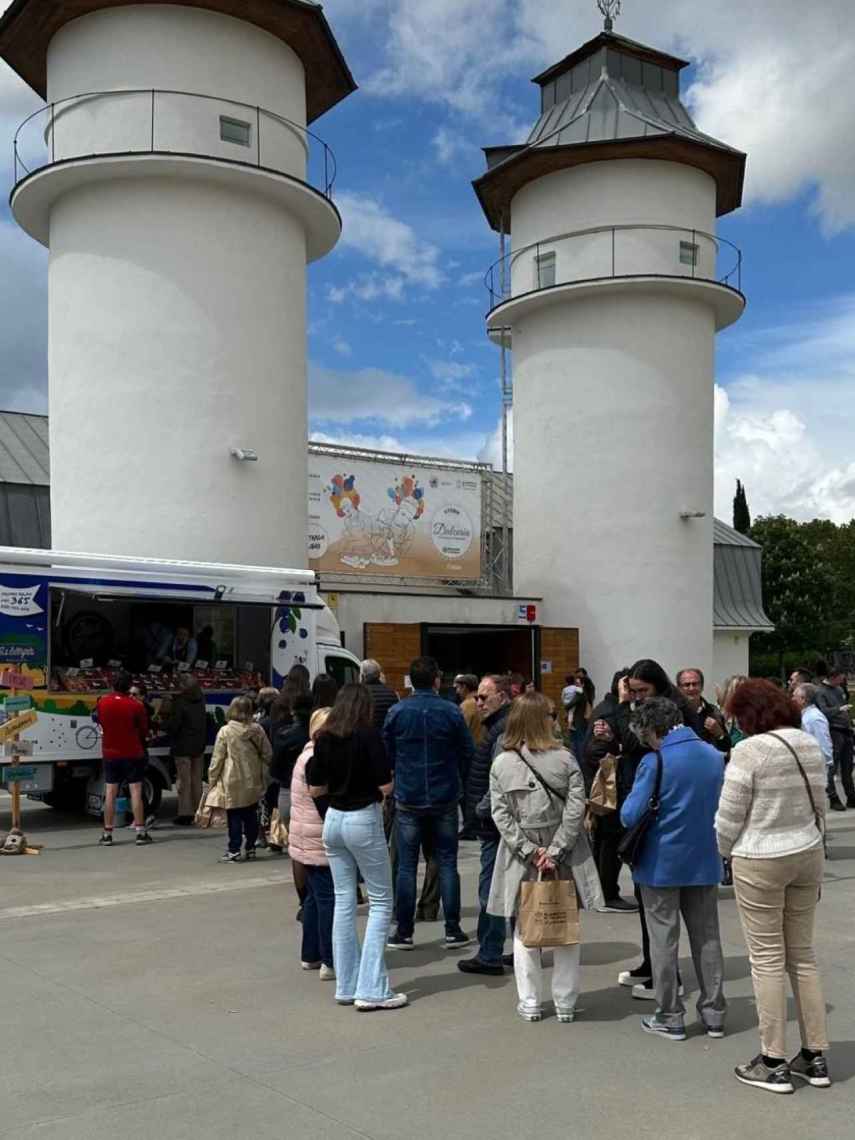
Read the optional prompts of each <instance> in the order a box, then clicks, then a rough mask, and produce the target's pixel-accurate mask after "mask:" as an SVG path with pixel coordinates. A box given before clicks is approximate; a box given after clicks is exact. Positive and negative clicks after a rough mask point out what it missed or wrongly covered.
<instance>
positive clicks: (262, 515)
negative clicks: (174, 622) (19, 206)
mask: <svg viewBox="0 0 855 1140" xmlns="http://www.w3.org/2000/svg"><path fill="white" fill-rule="evenodd" d="M48 85H49V94H48V98H49V100H51V101H56V100H63V99H65V98H67V97H69V96H75V95H79V94H85V93H89V92H96V93H97V92H107V91H112V90H114V89H124V90H127V89H131V88H147V89H148V88H160V89H169V90H172V91H175V92H179V93H180V92H195V93H200V94H210V95H213V96H217V97H218V98H217V101H215V102H211V103H209V102H208V101H206V100H200V99H185V98H183V97H181V95H172V96H157V100H156V104H155V112H156V124H155V125H156V130H157V137H156V139H155V149H160V148H162V149H165V150H180V151H185V152H188V153H191V154H200V155H205V156H211V157H214V158H222V157H226V158H237V159H238V160H241V161H246V160H247V158H250V160H251V159H252V157H253V153H252V148H250V152H247V150H246V148H241V147H238V146H235V145H234V144H228V143H223V142H222V141H221V140H220V122H219V117H220V115H221V114H226V115H230V116H232V117H234V118H238V119H240V118H242V117H243V113H242V112H241V111H240V110H239V109H235V108H234V107H230V105H229V104H228V103H225V102H221V100H226V99H234V100H239V101H241V102H243V103H247V104H251V105H252V106H256V105H258V106H261V107H263V108H267V109H269V110H271V111H274V112H276V113H278V114H281V115H283V116H285V117H287V118H288V119H291V120H294V121H295V122H297V123H300V124H303V123H305V116H306V97H305V74H304V70H303V66H302V63H301V62H300V60H299V58H298V57H297V56H296V54H295V53H294V52H293V51H292V50H291V48H289V47H288V46H287V45H286V44H283V43H281V42H280V41H279V40H278V39H276V38H275V37H273V36H271V35H269V34H268V33H266V32H264V31H262V30H261V29H259V28H257V27H255V26H254V25H250V24H245V23H243V22H242V21H240V20H236V19H232V18H231V17H227V16H223V15H221V14H218V13H212V12H208V11H205V10H204V9H201V8H189V7H188V8H184V7H181V6H178V5H171V4H169V5H139V6H121V7H116V8H112V9H106V10H102V11H99V12H96V13H93V14H90V15H87V16H85V17H81V18H79V19H76V20H74V21H72V22H70V23H69V24H67V25H65V27H64V28H62V30H61V31H60V32H59V33H57V35H56V36H55V37H54V39H53V41H52V43H51V46H50V50H49V57H48ZM261 126H262V131H265V130H266V135H263V137H262V140H261V145H262V148H263V149H262V151H261V158H262V161H263V163H264V164H266V165H271V166H273V167H274V168H277V169H280V170H284V171H286V172H288V173H291V174H295V175H297V176H302V175H303V173H304V171H305V145H304V140H303V138H302V136H301V135H300V134H299V132H295V131H294V130H293V129H292V128H290V127H288V126H286V125H282V124H279V125H274V126H271V124H270V123H269V122H266V121H263V122H262V125H261ZM252 129H253V145H255V144H257V142H258V136H257V129H258V123H257V122H253V123H252ZM150 131H151V103H150V100H149V99H147V97H145V96H137V95H132V94H129V95H127V96H119V97H117V96H112V95H106V94H105V95H96V96H95V97H94V98H91V99H90V98H87V99H85V100H84V101H82V102H80V103H78V102H74V103H73V104H72V105H71V107H70V109H69V108H68V107H66V108H65V109H62V110H60V112H58V118H57V122H56V134H55V138H54V139H50V138H49V139H48V142H49V147H50V146H55V147H56V152H57V153H56V157H57V159H59V158H60V157H63V158H65V157H69V156H74V155H76V154H77V155H81V156H86V155H90V154H93V153H94V154H98V153H102V152H108V151H125V150H126V151H137V150H145V149H149V147H150V141H151V139H150ZM159 161H165V165H162V166H158V162H159ZM119 169H120V168H119V167H113V168H111V167H110V166H105V167H104V168H103V175H102V176H101V177H100V180H99V171H98V169H97V168H96V167H95V166H94V164H93V165H90V166H87V168H86V169H85V171H84V170H83V169H82V168H81V173H80V176H79V179H78V182H77V184H76V185H75V186H74V188H73V189H70V190H67V191H66V192H64V193H63V194H62V195H61V196H60V197H59V200H58V201H57V202H56V204H55V205H54V206H53V210H52V214H51V220H50V247H51V250H50V270H49V306H50V336H49V363H50V401H51V433H50V434H51V460H52V488H51V495H52V515H53V535H54V546H55V547H57V548H59V549H68V550H78V551H91V552H95V553H98V552H104V553H115V554H128V555H147V556H153V557H163V558H179V559H190V560H199V561H213V562H238V563H254V564H266V565H288V566H294V567H303V566H305V565H306V545H305V525H306V501H305V488H306V366H305V336H306V324H305V266H306V259H307V242H306V232H305V230H304V228H303V225H302V224H301V223H300V222H299V221H298V219H297V216H296V215H295V214H294V213H292V212H291V211H290V208H288V207H286V206H283V205H282V202H280V204H279V205H277V204H276V203H275V202H274V200H273V197H272V192H271V186H270V185H269V184H268V185H265V183H264V180H263V179H260V178H259V177H258V176H257V174H256V172H247V174H246V176H245V177H244V178H241V177H240V175H236V176H234V177H233V178H232V180H231V182H229V181H225V180H223V179H222V177H220V176H219V174H218V171H221V170H222V168H221V167H220V168H218V167H216V166H214V165H213V164H212V166H210V167H206V166H205V165H204V164H200V163H198V162H195V163H191V164H188V165H187V166H186V167H184V168H182V167H180V165H179V164H176V163H175V162H174V161H173V160H158V159H157V158H153V159H142V160H137V164H136V165H134V166H131V165H130V164H126V166H125V167H124V169H122V170H121V171H120V176H117V174H116V173H115V171H117V170H119ZM69 170H71V171H72V176H74V177H76V175H74V171H73V168H70V167H68V166H66V167H58V168H57V173H55V174H53V175H51V174H50V173H48V174H47V177H53V178H56V179H63V178H66V177H67V176H68V171H69ZM167 170H168V173H166V174H165V173H164V171H167ZM182 170H185V171H186V173H185V174H183V175H182V173H181V172H182ZM62 172H65V173H62ZM42 177H45V176H42ZM87 179H88V184H83V183H84V181H85V180H87ZM58 184H59V183H58ZM63 185H64V184H63ZM265 195H268V196H265ZM292 197H293V195H292ZM283 201H284V199H283ZM295 201H296V199H295ZM296 208H297V207H296V206H295V209H296ZM322 212H323V211H322ZM330 215H331V216H332V214H331V211H330ZM327 248H328V246H327ZM232 447H245V448H252V449H254V450H256V451H257V452H258V454H259V462H258V463H240V462H238V461H236V460H234V459H232V458H231V457H230V455H229V451H230V448H232Z"/></svg>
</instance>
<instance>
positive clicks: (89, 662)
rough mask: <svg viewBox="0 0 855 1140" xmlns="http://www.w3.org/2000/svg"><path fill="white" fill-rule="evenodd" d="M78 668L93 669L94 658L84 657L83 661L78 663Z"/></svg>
mask: <svg viewBox="0 0 855 1140" xmlns="http://www.w3.org/2000/svg"><path fill="white" fill-rule="evenodd" d="M80 668H81V669H94V668H95V658H94V657H84V658H83V660H82V661H81V662H80Z"/></svg>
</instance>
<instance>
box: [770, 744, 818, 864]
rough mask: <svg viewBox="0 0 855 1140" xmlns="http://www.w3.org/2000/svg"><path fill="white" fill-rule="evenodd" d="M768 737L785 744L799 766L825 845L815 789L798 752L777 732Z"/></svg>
mask: <svg viewBox="0 0 855 1140" xmlns="http://www.w3.org/2000/svg"><path fill="white" fill-rule="evenodd" d="M766 735H767V736H774V737H775V739H776V740H778V741H780V742H781V744H783V746H784V747H785V748H786V749H787V751H788V752H789V753H790V755H791V756H792V758H793V759H794V760H795V762H796V765H797V766H798V769H799V772H800V774H801V777H802V779H803V780H804V782H805V791H806V792H807V794H808V799H809V800H810V806H811V810H812V811H813V820H814V823H815V824H816V829H817V831H818V832H819V834H820V835H821V836H822V839H823V843H824V842H825V829H824V828H823V825H822V816H821V815H820V814H819V812H818V811H817V809H816V800H815V799H814V798H813V789H812V788H811V786H810V780H809V779H808V776H807V772H806V771H805V770H804V768H803V767H802V762H801V760H799V754H798V752H796V750H795V748H793V746H792V744H790V742H789V741H788V740H785V739H784V738H783V736H780V735H779V734H778V733H777V732H768V733H767V734H766Z"/></svg>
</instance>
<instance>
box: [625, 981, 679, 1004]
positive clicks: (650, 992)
mask: <svg viewBox="0 0 855 1140" xmlns="http://www.w3.org/2000/svg"><path fill="white" fill-rule="evenodd" d="M677 993H678V995H679V996H680V997H684V996H685V993H686V987H685V986H684V985H683V984H682V982H681V983H680V985H679V986H678V987H677ZM632 996H633V997H634V998H635V999H636V1000H637V1001H656V990H654V988H653V986H641V985H639V986H633V987H632Z"/></svg>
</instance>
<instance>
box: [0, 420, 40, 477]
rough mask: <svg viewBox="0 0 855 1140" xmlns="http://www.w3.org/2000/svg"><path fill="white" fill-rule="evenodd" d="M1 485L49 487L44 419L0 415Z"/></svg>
mask: <svg viewBox="0 0 855 1140" xmlns="http://www.w3.org/2000/svg"><path fill="white" fill-rule="evenodd" d="M0 483H29V484H34V485H36V486H42V487H47V486H49V484H50V456H49V451H48V420H47V416H35V415H29V414H27V413H25V412H0Z"/></svg>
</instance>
